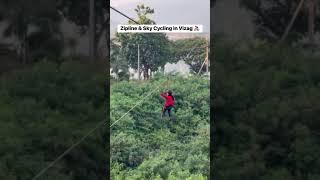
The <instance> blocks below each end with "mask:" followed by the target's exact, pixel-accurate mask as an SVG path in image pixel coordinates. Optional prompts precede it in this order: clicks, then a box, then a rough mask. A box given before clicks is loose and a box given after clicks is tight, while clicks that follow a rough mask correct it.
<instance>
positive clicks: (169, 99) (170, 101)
mask: <svg viewBox="0 0 320 180" xmlns="http://www.w3.org/2000/svg"><path fill="white" fill-rule="evenodd" d="M160 96H162V97H163V98H165V99H166V102H165V103H164V106H165V107H168V106H173V105H174V100H173V98H172V96H167V95H166V94H165V93H161V94H160Z"/></svg>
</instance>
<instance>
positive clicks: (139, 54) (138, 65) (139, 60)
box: [138, 44, 140, 80]
mask: <svg viewBox="0 0 320 180" xmlns="http://www.w3.org/2000/svg"><path fill="white" fill-rule="evenodd" d="M138 80H140V47H139V44H138Z"/></svg>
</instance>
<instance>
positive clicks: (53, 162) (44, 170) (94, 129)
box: [32, 82, 167, 180]
mask: <svg viewBox="0 0 320 180" xmlns="http://www.w3.org/2000/svg"><path fill="white" fill-rule="evenodd" d="M164 83H167V82H164ZM164 83H162V84H160V85H159V86H158V87H157V88H155V89H154V90H152V91H151V92H150V93H149V94H147V95H146V96H144V97H143V98H142V99H141V100H140V101H139V102H138V103H137V104H135V105H134V106H133V107H132V108H131V109H130V110H129V111H127V112H126V113H125V114H124V115H122V116H121V117H120V118H119V119H118V120H116V121H115V122H114V123H112V124H111V125H110V127H109V128H111V127H112V126H113V125H115V124H116V123H117V122H119V121H120V120H121V119H122V118H123V117H125V116H126V115H127V114H128V113H129V112H130V111H132V110H133V109H134V108H135V107H137V106H138V105H139V104H140V103H142V102H143V100H145V99H146V98H147V97H149V96H150V95H151V94H152V93H154V92H155V91H156V90H158V89H159V88H160V87H161V86H163V84H164ZM104 124H106V121H105V120H103V121H100V122H99V123H98V124H97V125H96V126H95V127H94V128H93V129H91V130H90V131H89V132H88V133H87V134H86V135H84V136H83V137H82V138H81V139H80V140H79V141H78V142H76V143H74V144H73V145H72V146H70V147H69V148H68V149H67V150H65V151H64V152H63V153H62V154H61V155H59V156H58V157H57V158H56V159H55V160H54V161H52V162H51V163H50V164H49V165H48V166H47V167H45V168H43V169H42V170H41V171H40V172H39V173H38V174H37V175H36V176H34V177H33V178H32V180H36V179H38V178H39V177H40V176H41V175H43V174H44V173H45V172H46V171H47V170H48V169H49V168H51V167H52V166H53V165H54V164H56V163H57V162H58V161H59V160H60V159H62V158H63V157H64V156H65V155H66V154H68V153H69V152H70V151H71V150H72V149H74V148H75V147H76V146H78V145H79V144H81V143H82V142H83V141H84V140H85V139H86V138H87V137H89V136H90V135H91V134H92V133H93V132H95V131H96V130H97V129H99V128H100V127H101V126H102V125H104Z"/></svg>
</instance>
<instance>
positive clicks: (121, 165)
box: [110, 75, 210, 180]
mask: <svg viewBox="0 0 320 180" xmlns="http://www.w3.org/2000/svg"><path fill="white" fill-rule="evenodd" d="M166 80H167V77H163V76H161V75H158V76H156V77H155V78H153V79H151V80H150V81H144V82H135V81H130V82H128V81H122V82H119V83H115V84H113V85H112V86H111V102H110V106H111V123H113V122H115V121H116V120H117V119H118V118H120V117H121V116H122V115H123V114H124V113H126V112H127V111H128V110H129V109H130V108H131V107H132V106H134V105H135V104H136V103H137V102H138V101H139V100H140V99H141V98H142V97H144V96H145V95H146V94H148V93H149V92H150V91H152V90H154V89H155V88H157V87H159V86H160V85H161V84H162V83H163V82H165V81H166ZM166 88H170V89H172V90H173V93H174V96H175V99H176V110H174V116H175V118H174V119H175V120H174V121H170V120H169V119H168V118H167V117H166V118H163V119H161V109H162V105H163V99H162V98H161V97H160V95H159V94H160V92H161V91H165V90H166ZM209 90H210V89H209V80H208V79H205V78H201V77H189V78H182V77H178V76H174V77H170V79H169V84H168V87H166V86H163V87H162V86H161V87H160V89H159V90H158V91H156V92H155V93H154V94H152V95H151V96H149V97H148V98H147V99H146V100H145V101H144V102H143V103H142V104H141V105H139V106H137V107H136V108H135V109H134V110H133V111H131V112H130V113H129V114H128V115H127V116H126V117H124V118H123V119H121V121H118V122H117V124H115V125H114V126H113V127H112V129H111V132H110V134H111V151H110V152H111V179H114V180H122V179H137V180H138V179H159V180H160V179H168V180H178V179H190V180H191V179H192V180H193V179H197V180H198V179H199V180H201V179H203V180H204V179H207V177H208V175H209V143H210V142H209V127H210V126H209Z"/></svg>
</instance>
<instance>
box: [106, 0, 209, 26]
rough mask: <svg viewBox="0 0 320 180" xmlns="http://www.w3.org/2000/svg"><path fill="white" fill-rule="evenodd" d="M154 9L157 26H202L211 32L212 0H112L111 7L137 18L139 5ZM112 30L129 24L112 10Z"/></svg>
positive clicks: (153, 16)
mask: <svg viewBox="0 0 320 180" xmlns="http://www.w3.org/2000/svg"><path fill="white" fill-rule="evenodd" d="M142 3H143V4H145V5H147V6H149V7H151V8H154V10H155V13H154V15H152V16H150V18H151V19H153V20H154V21H156V23H157V24H202V25H203V29H204V32H210V0H197V1H195V0H111V1H110V5H111V6H113V7H114V8H116V9H118V10H119V11H121V12H123V13H125V14H126V15H128V16H130V17H132V18H136V17H137V16H136V12H135V11H134V9H135V8H136V6H137V5H138V4H142ZM110 14H111V16H110V28H111V31H115V30H116V26H117V24H127V23H128V19H127V18H125V17H123V16H121V15H120V14H118V13H117V12H115V11H113V10H112V9H110Z"/></svg>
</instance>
